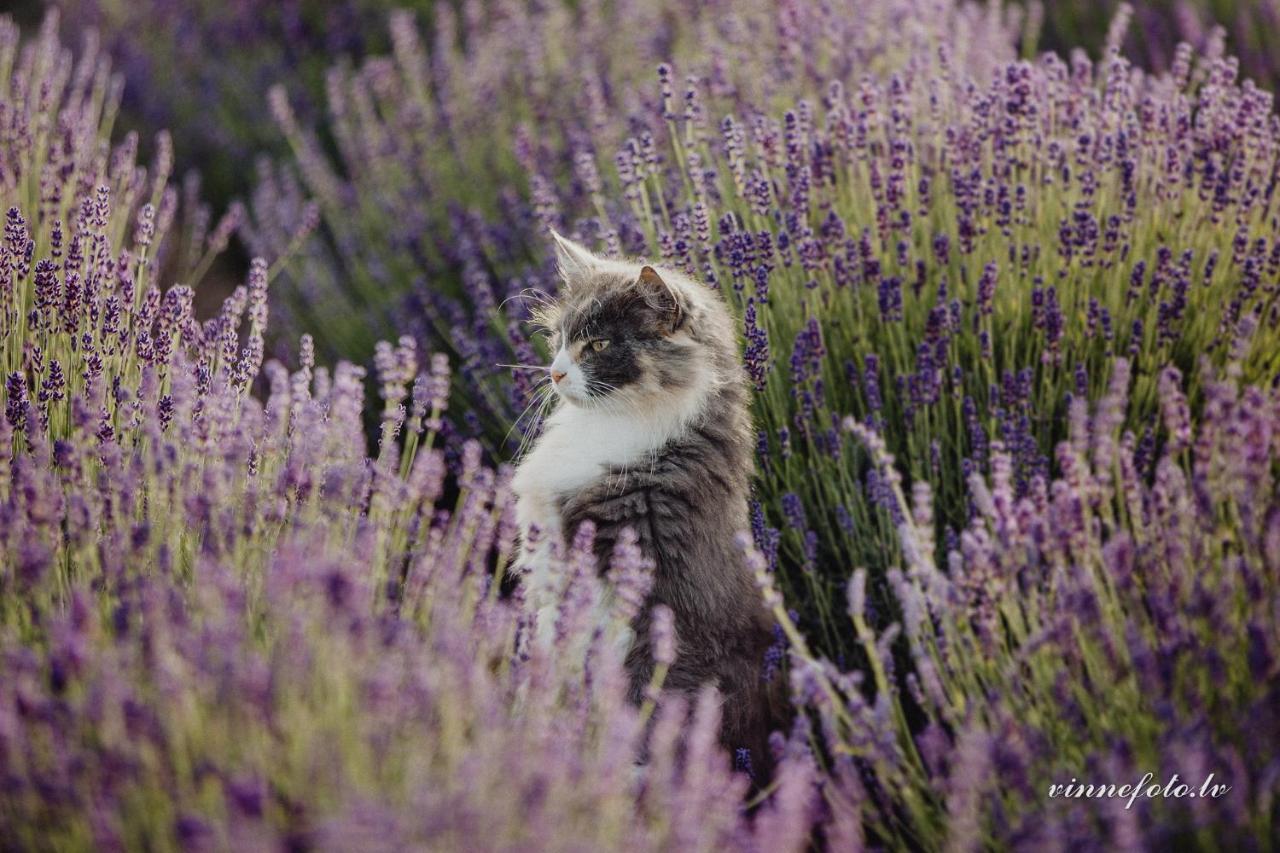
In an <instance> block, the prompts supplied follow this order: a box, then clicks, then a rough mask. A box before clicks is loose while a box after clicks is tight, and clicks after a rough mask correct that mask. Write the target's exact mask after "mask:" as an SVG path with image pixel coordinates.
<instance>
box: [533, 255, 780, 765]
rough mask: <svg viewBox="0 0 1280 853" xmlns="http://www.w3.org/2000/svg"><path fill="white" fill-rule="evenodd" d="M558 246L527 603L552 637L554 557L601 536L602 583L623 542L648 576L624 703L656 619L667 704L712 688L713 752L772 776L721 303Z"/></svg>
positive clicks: (758, 605)
mask: <svg viewBox="0 0 1280 853" xmlns="http://www.w3.org/2000/svg"><path fill="white" fill-rule="evenodd" d="M553 237H554V239H555V243H556V258H557V266H558V271H559V274H560V277H561V279H562V280H563V288H562V289H561V291H560V294H559V296H558V298H557V299H556V300H555V301H553V302H551V303H549V304H547V305H545V306H543V308H542V309H541V310H540V311H539V316H538V319H539V320H540V322H541V323H542V324H543V325H544V326H545V328H546V329H547V330H548V331H549V333H550V335H551V340H550V343H551V347H552V349H553V351H554V352H555V357H554V359H553V360H552V362H551V364H550V365H549V367H548V372H549V375H550V379H551V381H552V383H553V385H554V388H555V394H556V395H557V397H558V400H557V403H556V407H555V409H554V410H553V411H552V413H551V414H550V415H549V416H548V418H547V421H546V424H545V427H544V429H543V431H542V433H541V435H540V436H539V437H538V438H537V439H536V441H535V443H534V444H533V446H532V447H531V449H530V450H529V452H528V453H527V454H526V455H525V456H524V457H523V458H522V460H521V461H520V463H519V465H518V468H517V470H516V473H515V478H514V480H513V488H514V491H515V494H516V498H517V503H516V513H517V520H518V522H519V525H520V529H521V531H522V532H523V534H524V545H523V546H522V555H521V558H520V563H519V565H520V568H522V569H523V570H524V572H525V574H524V579H523V580H522V583H523V584H526V589H527V596H526V602H527V603H529V606H531V607H533V608H534V609H535V610H537V609H541V610H542V614H541V616H540V618H539V629H540V630H541V631H545V630H547V628H548V627H549V626H548V625H547V623H548V622H549V621H550V620H551V619H553V618H554V616H553V615H552V614H551V612H549V611H551V610H553V609H554V603H553V601H552V600H551V597H550V596H548V595H547V594H546V590H548V589H552V588H554V586H555V583H554V579H555V572H556V570H557V566H556V565H555V561H554V559H553V558H552V554H551V551H552V549H553V547H554V546H553V544H552V543H553V542H554V543H558V544H559V545H560V546H563V545H564V543H565V540H566V539H567V538H571V537H572V536H573V533H574V531H575V530H576V529H577V527H578V526H579V525H580V524H581V523H582V522H584V521H588V520H590V521H591V522H593V523H594V524H595V527H596V536H595V551H596V557H597V560H598V562H599V565H600V566H601V567H602V569H603V568H604V567H607V565H608V560H609V556H610V554H611V553H612V550H613V547H614V543H615V542H616V541H617V539H618V537H619V534H620V533H621V532H622V531H623V530H624V529H626V528H630V529H631V530H633V531H634V532H635V534H636V535H637V536H638V538H639V545H640V548H641V550H642V552H643V553H644V555H645V556H646V557H647V558H649V559H650V560H651V561H652V562H653V564H654V567H655V569H654V577H653V586H652V588H651V591H650V594H649V598H648V600H647V601H646V603H645V606H644V607H642V608H641V610H640V613H639V615H638V616H637V617H636V618H635V620H634V622H633V624H632V629H633V630H632V633H631V642H630V648H629V649H628V650H627V652H626V668H627V674H628V678H629V685H630V691H629V698H630V699H631V701H632V702H634V703H639V702H640V701H641V699H642V697H643V694H644V691H645V688H646V686H647V685H648V684H649V682H650V679H651V677H652V674H653V669H654V660H653V654H652V649H651V646H650V636H649V635H650V631H649V627H650V616H651V612H652V607H653V606H654V605H656V604H663V605H666V606H667V607H669V608H670V609H671V610H672V612H673V614H674V616H675V629H676V637H677V644H676V658H675V662H674V663H673V664H672V666H671V668H670V670H669V672H668V673H667V676H666V679H665V682H664V689H668V690H677V691H681V692H684V693H687V694H693V693H696V692H697V691H698V690H700V689H701V688H702V687H703V686H704V685H707V684H713V685H715V686H716V687H717V688H718V689H719V691H720V694H721V697H722V700H723V706H722V723H721V742H722V744H723V745H724V746H725V747H726V748H728V749H730V750H732V751H734V754H735V755H736V756H737V757H738V759H739V761H742V759H743V758H744V757H745V758H747V759H748V761H742V763H744V764H749V765H750V766H751V767H752V769H753V770H754V771H755V773H756V774H757V776H762V775H766V774H767V773H768V768H769V766H770V764H771V757H770V754H769V748H768V736H769V733H770V723H771V720H772V718H773V713H772V710H771V709H772V708H773V707H776V705H777V697H776V696H775V695H773V694H774V692H775V686H774V685H770V684H769V683H766V682H765V680H764V678H763V676H762V671H763V664H764V658H765V652H766V649H767V648H768V647H769V645H770V644H771V642H772V640H773V632H772V619H771V618H770V617H769V615H768V613H767V611H766V609H765V607H764V605H763V602H762V598H761V595H760V593H759V591H758V590H757V588H756V585H755V581H754V578H753V577H752V576H751V575H750V573H749V571H748V569H747V567H746V565H745V562H744V559H743V556H742V554H741V552H740V549H739V548H738V546H737V544H736V541H735V537H736V535H737V534H738V533H739V531H743V530H746V529H747V528H748V525H749V521H748V509H747V501H748V494H749V491H750V481H751V476H752V472H753V454H754V446H753V441H752V428H751V417H750V413H749V411H748V396H747V383H746V377H745V372H744V370H743V367H742V364H741V360H740V357H739V349H738V342H737V338H736V334H735V325H734V323H733V320H732V318H731V315H730V314H729V311H728V309H727V307H726V306H725V304H724V302H723V300H722V299H721V298H720V296H719V294H718V293H717V292H716V291H714V290H712V289H711V288H708V287H706V286H705V285H702V284H700V283H698V282H696V281H694V280H692V279H690V278H689V277H687V276H685V275H683V274H681V273H679V272H677V271H674V270H668V269H666V268H662V269H659V268H657V267H654V266H649V265H645V264H642V263H639V262H633V261H627V260H618V259H611V258H602V257H598V256H597V255H595V254H594V253H592V252H591V251H590V250H588V249H586V248H585V247H583V246H581V245H579V244H578V243H575V242H574V241H572V240H569V239H566V238H564V237H561V236H560V235H559V234H554V233H553ZM534 529H536V530H537V531H538V534H539V535H537V536H530V532H531V531H532V530H534ZM742 750H749V752H747V753H745V754H744V753H743V752H742Z"/></svg>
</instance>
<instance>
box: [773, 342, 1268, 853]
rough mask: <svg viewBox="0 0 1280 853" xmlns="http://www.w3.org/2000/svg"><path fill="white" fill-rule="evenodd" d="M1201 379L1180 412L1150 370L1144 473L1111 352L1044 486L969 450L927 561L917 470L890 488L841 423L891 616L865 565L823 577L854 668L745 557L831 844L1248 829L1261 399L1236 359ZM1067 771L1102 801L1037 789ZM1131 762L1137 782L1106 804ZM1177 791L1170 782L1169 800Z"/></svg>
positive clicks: (1255, 719) (1095, 840)
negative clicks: (817, 754) (783, 656)
mask: <svg viewBox="0 0 1280 853" xmlns="http://www.w3.org/2000/svg"><path fill="white" fill-rule="evenodd" d="M1204 370H1205V371H1206V375H1205V376H1204V377H1203V381H1204V389H1205V390H1204V394H1205V398H1206V402H1205V407H1204V414H1203V416H1202V418H1201V419H1200V421H1199V423H1198V425H1196V424H1194V423H1193V421H1192V420H1191V419H1190V417H1189V406H1188V402H1187V399H1186V398H1185V396H1184V395H1183V393H1182V391H1181V390H1180V385H1181V382H1180V380H1181V377H1180V376H1179V375H1178V372H1177V370H1176V368H1172V367H1170V368H1166V369H1165V370H1164V371H1163V372H1162V373H1161V375H1160V377H1159V380H1158V385H1159V392H1158V393H1159V398H1160V410H1161V427H1160V429H1161V432H1162V434H1163V437H1164V438H1165V444H1164V449H1163V452H1161V453H1160V454H1159V456H1158V457H1157V459H1156V460H1155V462H1154V476H1153V477H1152V478H1150V479H1148V478H1146V477H1144V476H1143V474H1142V473H1141V468H1142V466H1143V464H1144V460H1143V458H1142V453H1143V451H1142V449H1141V446H1140V442H1139V441H1138V440H1137V438H1136V437H1135V435H1134V434H1133V433H1132V432H1130V431H1124V430H1122V422H1123V411H1124V409H1125V407H1126V404H1127V400H1126V397H1127V396H1128V395H1129V394H1130V393H1131V391H1132V388H1133V387H1134V384H1135V382H1134V380H1135V377H1134V376H1133V375H1132V374H1131V372H1130V365H1129V362H1128V361H1127V360H1125V359H1119V360H1118V361H1117V362H1116V364H1115V369H1114V371H1113V374H1112V378H1111V379H1110V381H1109V387H1108V391H1107V393H1106V394H1105V395H1104V397H1103V398H1102V400H1101V401H1100V402H1099V403H1098V405H1097V406H1096V407H1095V408H1094V410H1093V412H1092V413H1090V411H1089V407H1088V405H1087V404H1086V402H1085V401H1084V400H1083V399H1081V398H1077V399H1076V400H1075V401H1074V402H1073V403H1072V405H1071V407H1070V408H1071V411H1070V416H1069V420H1070V425H1071V426H1070V430H1069V434H1068V437H1067V438H1066V439H1065V440H1064V441H1063V442H1061V443H1060V444H1059V445H1058V446H1057V448H1056V450H1055V453H1056V455H1057V458H1058V462H1059V465H1060V466H1061V468H1062V470H1063V476H1062V477H1061V478H1060V479H1056V480H1053V481H1052V482H1050V481H1046V480H1044V479H1042V478H1040V477H1038V476H1037V477H1036V478H1035V480H1034V482H1033V484H1032V486H1031V488H1030V490H1029V491H1028V492H1027V493H1026V494H1025V495H1024V496H1022V497H1019V496H1018V494H1017V487H1016V470H1015V461H1014V457H1013V455H1012V454H1011V453H1010V452H1009V451H1008V450H1007V449H1006V448H1004V447H1003V446H1001V445H999V444H998V443H997V444H996V445H994V446H993V448H992V466H991V473H990V475H988V476H983V475H981V474H978V473H974V474H973V475H972V476H971V481H970V487H971V493H972V494H973V496H974V500H975V504H976V507H975V510H976V511H975V513H974V514H973V517H972V518H971V519H970V521H969V523H968V524H967V525H966V527H965V528H964V530H963V531H962V532H961V534H960V536H959V539H958V541H957V542H956V543H955V545H953V546H951V547H949V548H948V549H947V551H946V560H945V562H944V563H939V562H937V561H935V560H934V558H933V554H934V551H935V549H934V547H933V542H932V537H933V529H934V525H933V518H932V512H933V504H932V498H933V495H932V493H931V491H930V489H929V487H928V485H927V484H926V483H924V482H919V481H918V482H917V483H916V484H915V486H914V488H912V489H911V493H910V497H908V496H907V494H906V493H905V492H904V487H903V484H902V480H901V478H900V476H899V475H898V473H897V471H896V468H895V465H894V459H893V457H892V456H891V455H890V454H889V453H888V451H887V450H886V448H885V443H884V440H883V438H882V437H881V436H880V435H879V434H878V433H876V432H875V431H874V430H873V429H872V428H870V427H867V426H866V425H865V424H862V423H859V422H856V421H854V420H852V419H849V420H847V421H846V422H845V424H844V428H845V429H846V430H847V431H848V432H850V433H852V434H853V435H855V436H856V437H857V438H858V440H859V441H860V442H861V443H863V444H864V445H865V446H866V447H867V449H868V450H869V451H870V453H871V456H872V458H873V459H874V464H875V465H876V466H877V468H878V470H880V472H881V474H882V476H883V477H884V479H885V481H886V483H887V487H886V491H887V492H888V495H889V497H888V499H889V500H891V501H892V502H893V506H894V507H895V509H896V512H897V515H898V518H899V523H898V535H899V536H900V537H901V544H902V550H903V555H904V557H903V563H902V564H901V566H900V567H895V568H894V569H892V570H891V571H890V572H889V578H888V579H889V586H890V588H891V589H892V596H893V600H894V602H895V603H896V605H897V607H898V612H900V614H901V616H900V619H898V620H897V621H894V622H893V623H892V624H889V625H887V626H886V627H885V628H882V629H877V628H875V627H874V624H875V622H876V621H878V619H877V616H876V615H875V609H876V605H875V603H874V602H873V600H872V598H871V597H870V596H869V594H868V593H869V590H868V575H867V572H866V570H865V569H863V568H859V569H857V570H856V571H855V572H854V573H853V577H852V578H851V580H850V581H849V585H848V598H847V607H846V608H845V612H846V614H847V616H848V618H849V623H848V626H849V630H850V631H851V632H852V633H853V634H854V635H855V636H856V637H857V641H858V643H859V644H860V645H861V647H862V652H863V655H864V657H865V660H866V661H867V662H868V664H867V667H866V669H860V670H855V671H852V672H841V671H840V670H839V669H838V668H837V667H835V666H833V665H832V664H831V663H830V662H828V661H827V660H826V659H824V658H821V657H820V656H818V654H817V653H816V652H815V651H813V650H812V648H811V647H810V646H809V645H807V641H806V639H805V637H804V636H802V635H801V633H800V632H799V630H798V629H797V628H796V626H795V624H794V623H793V622H792V621H791V619H790V617H789V616H788V614H787V612H786V610H785V608H784V607H783V606H782V604H781V599H780V598H779V597H778V594H777V593H776V592H775V591H774V590H773V579H772V577H771V574H770V572H769V569H768V566H767V562H766V560H765V559H764V558H763V557H762V556H761V555H760V554H758V553H757V552H754V551H752V552H751V555H752V558H753V560H754V561H755V563H756V566H757V573H758V577H759V578H760V581H761V583H762V585H763V587H764V588H765V590H766V594H767V595H768V596H769V597H770V599H771V600H772V601H773V602H774V610H775V613H776V615H777V618H778V619H779V621H780V623H781V624H782V625H783V626H784V627H785V629H786V632H787V634H788V636H789V637H790V640H791V643H792V650H793V660H794V667H795V672H794V676H793V678H794V681H795V684H796V690H797V696H798V697H801V701H803V702H805V703H806V704H807V705H808V706H809V707H810V708H811V709H812V710H813V718H814V724H813V725H814V728H813V731H812V735H811V736H812V737H813V738H814V740H815V741H816V742H820V743H823V744H825V745H826V748H827V749H828V751H829V755H830V759H829V762H828V763H827V764H826V766H825V770H826V771H827V774H828V775H824V776H823V782H822V787H823V791H824V795H825V800H826V802H827V804H828V808H829V809H830V812H829V814H830V823H829V825H828V827H829V831H831V832H832V833H833V837H834V838H838V839H839V842H837V844H839V845H840V846H842V847H843V846H844V844H846V843H847V845H848V847H849V849H854V848H855V847H856V846H858V845H860V844H862V843H865V842H867V841H869V840H875V841H883V840H886V839H891V840H892V842H893V846H899V847H903V848H907V849H935V848H940V847H942V846H943V845H944V844H945V846H946V847H947V848H948V849H989V848H992V847H994V848H997V849H1004V848H1017V849H1035V850H1046V849H1063V850H1070V849H1091V848H1094V847H1098V846H1099V845H1101V846H1100V849H1138V848H1144V849H1234V850H1245V849H1265V848H1266V847H1267V845H1268V844H1269V843H1270V840H1271V839H1274V833H1275V826H1276V823H1275V821H1276V818H1277V816H1278V815H1277V810H1276V805H1275V795H1276V786H1277V779H1278V777H1277V768H1278V767H1280V764H1277V756H1276V753H1275V750H1274V748H1272V747H1267V746H1264V745H1265V744H1273V743H1275V742H1276V741H1277V739H1278V738H1280V718H1278V717H1277V715H1276V712H1275V708H1276V707H1277V699H1278V698H1280V696H1278V694H1277V685H1278V684H1280V680H1278V678H1277V676H1278V675H1280V664H1278V663H1277V648H1278V643H1280V630H1278V626H1277V623H1276V619H1275V605H1276V602H1277V601H1278V600H1280V598H1277V590H1280V583H1278V582H1280V488H1277V480H1276V477H1277V474H1278V473H1280V441H1278V440H1277V437H1278V436H1280V429H1278V428H1280V394H1278V393H1277V391H1276V390H1275V388H1274V387H1273V388H1271V389H1261V388H1258V387H1256V386H1247V385H1242V384H1241V382H1240V366H1239V364H1238V363H1232V364H1231V365H1230V366H1229V367H1228V368H1227V370H1226V371H1225V372H1222V373H1214V372H1213V371H1212V370H1210V369H1209V368H1208V367H1207V366H1206V367H1204ZM748 547H750V546H749V544H748ZM900 645H905V646H906V648H907V649H908V654H907V656H906V660H905V661H904V660H903V659H902V658H901V657H900V656H897V655H895V653H894V650H895V648H897V647H899V646H900ZM904 663H906V664H907V666H906V673H905V674H904V672H903V664H904ZM809 719H810V718H809V717H801V718H800V723H801V726H800V727H801V728H805V729H808V727H809V725H810V724H809ZM1148 773H1149V774H1151V776H1146V775H1145V774H1148ZM1210 774H1213V775H1214V776H1216V778H1217V779H1218V781H1220V782H1222V783H1223V784H1224V785H1229V786H1230V790H1229V791H1226V792H1225V793H1224V794H1222V795H1221V798H1220V799H1217V798H1215V799H1212V800H1209V799H1208V798H1207V797H1206V794H1205V793H1204V791H1205V790H1207V788H1206V786H1203V785H1201V784H1200V783H1201V780H1205V779H1208V778H1209V776H1210ZM1076 777H1079V778H1080V780H1081V781H1080V786H1081V788H1082V787H1083V785H1085V784H1088V785H1090V786H1094V785H1096V786H1098V788H1100V789H1106V787H1107V786H1108V785H1110V786H1111V790H1112V793H1111V795H1110V796H1109V797H1107V796H1102V797H1101V798H1099V795H1097V794H1093V793H1089V794H1083V795H1082V794H1078V793H1077V794H1071V793H1068V794H1066V795H1060V796H1058V797H1054V795H1053V794H1051V793H1049V792H1050V791H1051V790H1052V786H1054V785H1055V784H1056V785H1059V786H1063V785H1066V784H1067V783H1070V782H1075V781H1076ZM1144 778H1145V779H1146V780H1147V783H1146V784H1142V785H1139V789H1140V791H1141V793H1134V794H1132V795H1131V796H1129V797H1128V798H1127V799H1126V795H1125V794H1120V795H1119V796H1117V795H1116V793H1115V791H1116V790H1117V789H1120V788H1121V787H1122V786H1125V785H1128V786H1131V787H1132V786H1134V785H1136V784H1139V783H1140V782H1141V781H1142V780H1143V779H1144ZM1151 779H1155V780H1158V783H1157V784H1156V785H1155V786H1154V788H1155V790H1157V791H1163V792H1164V793H1163V795H1162V796H1160V795H1157V796H1152V794H1151V793H1150V790H1151V788H1152V785H1151V784H1150V781H1151ZM1179 784H1183V785H1185V786H1186V787H1184V788H1183V792H1184V793H1182V794H1181V795H1180V796H1181V799H1178V798H1175V797H1172V796H1170V794H1169V792H1170V791H1171V790H1176V788H1177V786H1178V785H1179ZM1068 790H1070V788H1068ZM1091 790H1092V787H1091ZM1188 790H1190V791H1192V792H1194V793H1193V796H1192V797H1190V798H1188V797H1187V794H1186V793H1185V792H1186V791H1188ZM1208 796H1212V795H1208ZM1197 797H1206V799H1197Z"/></svg>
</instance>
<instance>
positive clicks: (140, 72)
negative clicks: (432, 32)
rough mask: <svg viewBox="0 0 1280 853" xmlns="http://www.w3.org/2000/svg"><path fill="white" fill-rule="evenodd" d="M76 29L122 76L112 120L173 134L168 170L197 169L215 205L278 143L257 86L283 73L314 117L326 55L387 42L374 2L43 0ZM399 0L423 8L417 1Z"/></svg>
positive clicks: (382, 12)
mask: <svg viewBox="0 0 1280 853" xmlns="http://www.w3.org/2000/svg"><path fill="white" fill-rule="evenodd" d="M45 5H46V6H47V7H50V8H55V9H59V10H61V12H62V15H63V18H64V21H65V23H66V25H67V27H69V28H71V29H72V30H73V32H74V33H75V34H76V35H90V34H92V36H93V37H94V38H98V39H100V40H101V42H102V44H103V47H104V49H105V50H107V51H108V52H109V53H110V54H111V56H112V57H113V59H114V60H115V64H116V66H117V68H118V70H119V72H120V73H121V74H122V75H123V77H124V79H125V81H126V83H127V85H126V87H125V90H124V97H123V100H122V103H121V122H122V124H123V126H124V127H125V128H127V129H131V130H137V131H139V132H142V133H143V135H144V136H145V135H146V133H145V131H147V130H148V129H150V130H152V131H154V130H155V129H157V128H170V129H172V130H173V132H174V134H175V143H176V146H175V147H176V150H177V151H178V155H179V159H178V164H177V165H178V168H179V170H180V172H182V173H185V172H186V171H187V170H188V169H197V170H198V171H199V172H200V173H201V175H202V177H203V180H204V185H205V195H206V197H207V198H209V199H211V200H213V201H215V202H216V203H218V204H222V205H225V204H228V203H230V201H231V200H232V199H233V198H234V197H243V196H244V195H245V194H247V193H248V191H249V189H250V187H251V185H252V181H253V169H252V168H246V163H252V158H253V157H254V155H256V154H258V153H260V152H262V151H273V152H277V153H278V152H280V150H281V149H282V147H283V146H281V145H280V138H279V136H278V134H276V133H275V132H274V130H273V128H272V126H271V123H270V122H268V121H263V117H264V116H265V114H266V106H267V105H266V98H265V96H264V93H265V92H266V90H267V88H268V87H270V86H271V85H272V84H273V83H276V82H278V81H280V80H282V79H287V80H289V81H290V85H291V87H292V88H293V91H294V93H295V97H296V98H297V99H298V104H299V109H301V110H303V111H304V112H305V114H306V115H307V116H309V117H313V118H319V117H320V116H321V115H322V109H321V107H322V105H323V103H324V75H325V69H327V68H328V67H329V65H331V64H332V63H333V62H334V60H335V59H336V58H337V57H356V58H358V57H362V56H365V55H368V54H369V53H378V52H382V51H385V50H387V49H388V48H389V47H390V43H389V41H388V39H387V36H386V27H385V25H384V24H385V19H386V15H387V12H388V11H389V9H390V8H392V5H391V4H388V3H386V2H384V0H342V2H333V0H283V2H275V3H266V4H263V3H224V2H206V0H183V2H174V0H141V2H129V3H118V2H111V0H46V2H45ZM396 5H399V6H405V7H413V6H417V7H420V8H423V9H430V8H431V6H432V4H431V3H430V2H428V0H421V2H411V0H406V2H402V3H399V4H396Z"/></svg>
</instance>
